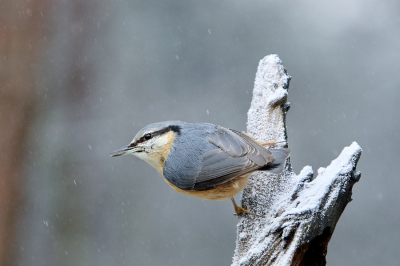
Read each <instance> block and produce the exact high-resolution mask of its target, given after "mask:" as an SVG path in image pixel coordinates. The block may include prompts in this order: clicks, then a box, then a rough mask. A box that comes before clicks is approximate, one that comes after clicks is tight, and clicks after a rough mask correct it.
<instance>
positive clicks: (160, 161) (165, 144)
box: [111, 121, 181, 174]
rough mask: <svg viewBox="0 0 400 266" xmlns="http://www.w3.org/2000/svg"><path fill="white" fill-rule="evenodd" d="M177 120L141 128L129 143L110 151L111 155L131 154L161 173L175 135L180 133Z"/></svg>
mask: <svg viewBox="0 0 400 266" xmlns="http://www.w3.org/2000/svg"><path fill="white" fill-rule="evenodd" d="M179 123H181V122H179V121H167V122H161V123H155V124H151V125H148V126H146V127H144V128H142V129H141V130H140V131H139V132H138V133H137V134H136V136H135V137H134V138H133V140H132V141H131V143H129V145H127V146H124V147H122V148H120V149H118V150H116V151H114V152H112V153H111V157H116V156H121V155H125V154H133V155H135V156H136V157H138V158H140V159H142V160H144V161H145V162H147V163H149V164H150V165H151V166H153V167H154V168H155V169H157V170H158V171H159V172H160V173H161V174H162V169H163V167H164V163H165V160H166V159H167V156H168V154H169V152H170V149H171V146H172V143H173V141H174V139H175V137H176V136H177V135H179V134H181V126H180V125H177V124H179Z"/></svg>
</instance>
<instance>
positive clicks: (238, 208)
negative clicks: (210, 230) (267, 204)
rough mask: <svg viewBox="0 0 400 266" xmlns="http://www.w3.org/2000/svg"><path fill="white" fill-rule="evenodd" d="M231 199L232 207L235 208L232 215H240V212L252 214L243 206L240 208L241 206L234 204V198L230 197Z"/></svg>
mask: <svg viewBox="0 0 400 266" xmlns="http://www.w3.org/2000/svg"><path fill="white" fill-rule="evenodd" d="M231 200H232V203H233V207H234V208H235V213H234V214H233V215H235V216H238V215H241V214H242V213H248V214H253V213H251V211H248V210H246V209H245V208H242V207H240V206H238V205H237V204H236V202H235V199H234V198H231Z"/></svg>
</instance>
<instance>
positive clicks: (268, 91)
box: [233, 55, 362, 266]
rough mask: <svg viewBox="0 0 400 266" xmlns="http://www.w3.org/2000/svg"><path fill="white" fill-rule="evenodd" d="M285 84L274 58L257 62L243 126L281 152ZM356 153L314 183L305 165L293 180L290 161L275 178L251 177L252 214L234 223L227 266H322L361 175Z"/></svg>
mask: <svg viewBox="0 0 400 266" xmlns="http://www.w3.org/2000/svg"><path fill="white" fill-rule="evenodd" d="M289 81H290V76H289V75H287V73H286V69H285V68H284V67H283V65H282V62H281V60H280V59H279V57H278V56H277V55H270V56H267V57H265V58H264V59H263V60H261V61H260V64H259V67H258V70H257V74H256V80H255V86H254V91H253V100H252V103H251V107H250V110H249V112H248V125H247V128H248V133H250V134H251V135H252V136H254V137H255V138H256V139H257V140H259V141H260V142H268V141H271V140H275V141H285V142H284V143H282V144H281V143H279V144H277V145H276V146H277V147H287V135H286V121H285V120H286V119H285V118H286V112H287V111H288V109H289V106H290V105H289V103H287V102H286V99H287V90H288V87H289ZM361 151H362V150H361V148H360V146H358V144H357V143H355V142H354V143H353V144H352V145H351V146H349V147H346V148H344V150H343V151H342V153H341V154H340V155H339V157H338V158H337V159H335V160H334V161H332V163H331V164H330V165H329V166H328V167H327V168H320V169H319V170H318V176H317V177H316V178H313V175H314V173H313V171H312V168H311V167H310V166H306V167H304V169H303V170H302V171H301V173H300V174H299V175H295V174H294V172H293V170H292V169H291V164H290V158H288V159H287V163H286V169H285V170H284V172H283V173H282V174H281V175H279V176H276V175H268V174H266V173H263V172H257V173H254V174H252V175H251V176H250V178H249V183H248V185H247V187H246V188H245V190H244V191H243V195H242V205H243V206H244V207H245V208H246V209H248V210H250V211H251V212H252V213H254V214H256V215H245V216H242V217H240V218H239V223H238V231H237V241H236V250H235V255H234V257H233V265H293V266H295V265H296V266H297V265H302V266H303V265H318V266H320V265H325V264H326V260H325V256H326V254H327V246H328V243H329V240H330V238H331V235H332V233H333V231H334V229H335V226H336V223H337V222H338V220H339V218H340V215H341V214H342V212H343V211H344V208H345V207H346V205H347V203H348V202H349V201H350V200H351V190H352V187H353V185H354V183H355V182H357V181H358V180H359V178H360V176H361V174H360V172H357V171H356V165H357V162H358V159H359V158H360V156H361Z"/></svg>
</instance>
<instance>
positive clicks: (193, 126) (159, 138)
mask: <svg viewBox="0 0 400 266" xmlns="http://www.w3.org/2000/svg"><path fill="white" fill-rule="evenodd" d="M268 144H272V143H268ZM262 145H263V144H260V143H258V142H257V141H255V140H254V139H253V138H251V137H250V136H249V135H247V134H244V133H240V132H238V131H236V130H232V129H227V128H224V127H221V126H217V125H213V124H208V123H185V122H181V121H166V122H160V123H154V124H151V125H148V126H146V127H144V128H143V129H141V130H140V131H139V132H138V133H137V134H136V136H135V137H134V139H133V140H132V141H131V143H130V144H129V145H127V146H125V147H122V148H121V149H119V150H116V151H114V152H112V153H111V157H114V156H120V155H124V154H129V153H131V154H133V155H135V156H136V157H138V158H140V159H142V160H144V161H146V162H147V163H149V164H150V165H151V166H153V167H154V168H155V169H157V171H158V172H159V173H160V174H161V175H162V176H163V177H164V179H165V181H166V182H167V183H168V185H170V186H171V187H172V188H173V189H174V190H176V191H178V192H180V193H182V194H185V195H190V196H193V197H197V198H202V199H207V200H226V199H231V200H232V202H233V205H234V207H235V212H236V215H239V214H241V213H251V212H249V211H248V210H245V209H244V208H242V207H239V206H238V205H237V204H236V203H235V200H234V199H233V196H234V195H236V194H237V193H239V192H240V191H241V190H242V189H244V187H245V186H246V183H247V177H248V176H249V175H250V174H251V173H253V172H255V171H267V172H270V173H274V174H279V173H281V172H282V171H283V168H284V166H285V161H286V158H287V157H288V155H289V149H270V150H268V149H266V148H264V147H263V146H262Z"/></svg>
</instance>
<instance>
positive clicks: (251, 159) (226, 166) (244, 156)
mask: <svg viewBox="0 0 400 266" xmlns="http://www.w3.org/2000/svg"><path fill="white" fill-rule="evenodd" d="M208 140H209V141H210V142H211V143H212V144H214V145H215V148H211V149H208V150H207V151H205V152H204V153H203V165H202V168H201V170H200V173H199V174H198V176H197V177H196V180H195V184H194V187H193V189H194V190H208V189H212V188H215V186H217V185H220V184H223V183H226V182H228V181H229V180H232V179H234V178H236V177H239V176H242V175H245V174H247V173H250V172H252V171H254V170H257V169H259V168H262V167H264V166H266V165H269V164H272V163H273V162H274V161H275V158H274V157H273V156H272V153H271V152H270V151H269V150H267V149H266V148H264V147H262V146H261V145H260V144H258V143H257V142H255V141H254V140H253V139H252V138H250V137H248V136H246V135H244V134H242V133H240V132H238V131H235V130H231V129H226V128H223V127H220V126H218V127H217V129H216V131H215V132H214V133H212V134H210V135H209V136H208Z"/></svg>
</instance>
